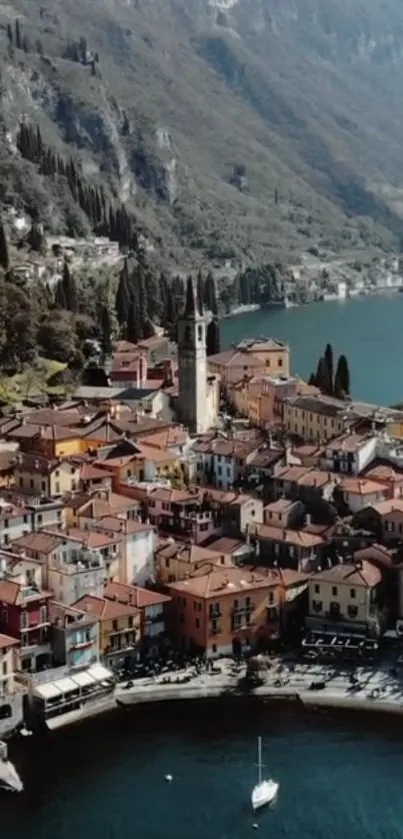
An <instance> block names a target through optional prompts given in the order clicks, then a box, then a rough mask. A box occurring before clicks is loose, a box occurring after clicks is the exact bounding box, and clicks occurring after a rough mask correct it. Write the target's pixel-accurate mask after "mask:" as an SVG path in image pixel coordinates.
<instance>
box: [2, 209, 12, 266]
mask: <svg viewBox="0 0 403 839" xmlns="http://www.w3.org/2000/svg"><path fill="white" fill-rule="evenodd" d="M0 265H1V267H2V268H3V269H4V271H8V269H9V267H10V257H9V254H8V244H7V236H6V231H5V230H4V225H3V222H2V221H0Z"/></svg>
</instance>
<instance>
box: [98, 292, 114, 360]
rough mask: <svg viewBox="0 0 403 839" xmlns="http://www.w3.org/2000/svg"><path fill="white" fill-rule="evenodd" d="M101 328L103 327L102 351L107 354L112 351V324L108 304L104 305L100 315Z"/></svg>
mask: <svg viewBox="0 0 403 839" xmlns="http://www.w3.org/2000/svg"><path fill="white" fill-rule="evenodd" d="M100 329H101V346H102V352H103V354H104V356H105V355H111V353H112V326H111V317H110V314H109V309H108V306H107V305H103V306H102V309H101V315H100Z"/></svg>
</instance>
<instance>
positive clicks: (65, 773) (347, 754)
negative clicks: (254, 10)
mask: <svg viewBox="0 0 403 839" xmlns="http://www.w3.org/2000/svg"><path fill="white" fill-rule="evenodd" d="M258 734H261V735H262V736H263V743H264V759H265V763H266V765H267V771H268V772H270V773H272V774H273V776H274V777H275V778H276V779H277V780H278V781H279V782H280V785H281V788H280V794H279V797H278V800H277V802H276V804H275V806H274V807H273V808H272V809H270V810H267V811H264V812H261V813H260V814H259V815H258V816H254V815H253V814H252V813H251V810H250V805H249V801H250V792H251V787H252V785H253V783H254V781H255V772H256V770H255V768H254V765H253V764H254V762H255V760H256V739H255V738H256V737H257V735H258ZM13 756H14V759H15V761H16V763H17V765H18V768H19V769H20V771H21V772H22V774H23V777H24V780H25V783H26V792H25V793H23V794H22V795H20V796H17V795H12V794H7V793H2V794H1V797H0V807H1V835H2V836H5V837H9V839H11V838H12V839H26V837H27V836H33V837H35V839H84V837H87V838H88V839H118V837H119V839H131V837H141V839H247V837H252V836H257V837H259V836H261V837H273V839H401V837H403V796H402V776H403V769H402V766H403V729H402V726H401V725H400V726H399V725H398V724H397V721H396V718H393V719H391V720H384V719H382V718H381V717H379V716H378V715H376V714H374V715H373V716H365V717H364V719H362V718H361V717H360V715H359V714H358V713H355V714H353V715H352V716H349V717H348V718H344V717H336V718H331V717H329V716H327V715H326V714H316V715H315V714H314V713H311V714H309V715H307V714H303V713H302V712H294V711H291V710H290V709H289V708H288V707H287V706H286V707H285V708H284V709H281V710H278V709H275V710H274V709H273V708H272V707H271V706H270V705H260V706H258V708H255V707H251V706H250V705H241V704H238V702H236V705H234V706H231V707H230V708H228V707H227V706H226V705H224V704H221V703H218V704H211V705H210V704H199V703H194V702H192V703H190V704H189V705H188V706H186V707H184V706H176V707H175V709H172V708H169V707H168V706H165V707H164V708H156V707H155V706H154V708H153V709H151V708H150V709H148V711H147V712H142V713H140V712H139V711H138V709H137V710H135V709H133V710H132V711H130V712H127V713H126V714H125V715H123V716H122V717H119V716H118V717H117V718H113V719H112V718H111V717H105V718H104V719H103V720H102V721H100V722H98V723H97V724H96V725H90V726H88V725H87V726H85V727H81V728H79V729H72V730H71V731H69V732H68V733H67V732H64V733H61V734H58V735H51V737H50V738H48V740H47V741H45V742H43V743H42V745H41V746H40V748H38V745H35V742H34V739H33V738H31V739H30V741H29V743H28V741H26V743H24V744H23V747H21V753H20V754H19V753H18V750H17V753H16V754H14V755H13ZM167 772H169V773H171V774H172V775H173V776H174V780H173V782H172V784H167V783H165V781H164V775H165V774H166V773H167ZM254 822H257V823H258V826H259V827H258V831H257V832H256V831H255V830H254V829H253V824H254Z"/></svg>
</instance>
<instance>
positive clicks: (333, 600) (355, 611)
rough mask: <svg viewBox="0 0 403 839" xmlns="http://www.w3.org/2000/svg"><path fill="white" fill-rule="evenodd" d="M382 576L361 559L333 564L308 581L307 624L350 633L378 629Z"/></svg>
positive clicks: (322, 628) (324, 629) (310, 626)
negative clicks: (378, 599) (359, 560)
mask: <svg viewBox="0 0 403 839" xmlns="http://www.w3.org/2000/svg"><path fill="white" fill-rule="evenodd" d="M381 581H382V575H381V572H380V571H379V569H378V568H376V567H375V565H372V564H370V563H369V562H365V561H362V562H360V563H356V564H346V565H344V564H340V563H338V564H337V565H334V566H333V567H332V568H328V569H326V570H325V571H320V572H318V573H317V574H315V575H314V576H312V577H311V578H310V580H309V618H308V624H307V625H308V626H309V628H311V629H314V628H318V629H321V630H323V631H326V630H328V631H330V632H331V631H336V630H338V631H339V632H342V631H343V626H347V627H350V631H351V632H356V633H359V632H362V633H364V634H366V632H367V631H368V630H370V629H371V628H372V629H375V627H376V626H377V624H378V623H379V618H380V612H379V609H378V606H377V594H378V589H379V586H380V583H381Z"/></svg>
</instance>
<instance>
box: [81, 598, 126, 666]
mask: <svg viewBox="0 0 403 839" xmlns="http://www.w3.org/2000/svg"><path fill="white" fill-rule="evenodd" d="M73 608H74V609H80V610H81V611H82V612H89V613H91V615H93V616H95V617H97V618H98V622H99V646H100V653H101V655H102V656H103V657H104V658H105V659H107V660H108V661H109V662H110V661H111V660H113V659H114V658H123V657H125V656H128V655H132V654H136V651H137V648H138V644H139V642H140V640H141V637H140V636H141V612H140V610H139V609H137V608H136V607H135V606H130V605H128V604H125V603H121V602H120V601H118V600H108V599H107V598H106V597H96V596H94V595H92V594H88V595H85V596H84V597H81V598H80V600H77V601H76V603H73Z"/></svg>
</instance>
